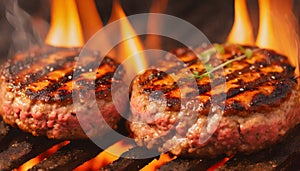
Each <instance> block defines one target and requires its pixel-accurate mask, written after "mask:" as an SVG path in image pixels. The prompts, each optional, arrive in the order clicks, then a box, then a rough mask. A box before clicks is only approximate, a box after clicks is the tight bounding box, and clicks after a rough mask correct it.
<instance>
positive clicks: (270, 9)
mask: <svg viewBox="0 0 300 171" xmlns="http://www.w3.org/2000/svg"><path fill="white" fill-rule="evenodd" d="M258 2H259V12H260V16H259V19H260V22H259V24H260V25H259V31H258V36H257V40H256V45H258V46H260V47H264V48H270V49H274V50H276V51H277V52H279V53H282V54H284V55H286V56H287V57H288V58H289V59H290V61H291V62H292V64H293V65H295V66H296V67H297V68H298V67H299V66H298V57H299V37H298V33H297V24H296V20H295V16H294V14H293V1H292V0H284V1H282V0H259V1H258ZM297 72H298V69H297Z"/></svg>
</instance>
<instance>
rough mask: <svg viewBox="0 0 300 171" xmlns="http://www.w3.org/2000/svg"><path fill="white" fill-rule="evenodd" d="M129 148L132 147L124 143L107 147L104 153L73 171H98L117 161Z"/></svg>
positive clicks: (120, 142)
mask: <svg viewBox="0 0 300 171" xmlns="http://www.w3.org/2000/svg"><path fill="white" fill-rule="evenodd" d="M130 148H132V145H131V144H129V143H126V142H125V141H119V142H117V143H115V144H114V145H112V146H110V147H108V148H107V149H106V150H105V151H103V152H101V153H100V154H98V155H97V156H96V157H95V158H93V159H91V160H89V161H87V162H85V163H84V164H82V165H81V166H79V167H77V168H76V169H74V171H81V170H95V171H96V170H99V169H100V168H102V167H103V166H106V165H108V164H110V163H112V162H113V161H115V160H117V159H118V158H119V157H120V156H121V154H122V153H124V152H126V151H128V150H129V149H130ZM107 151H109V152H111V153H114V154H116V155H117V156H116V155H113V154H111V153H109V152H107Z"/></svg>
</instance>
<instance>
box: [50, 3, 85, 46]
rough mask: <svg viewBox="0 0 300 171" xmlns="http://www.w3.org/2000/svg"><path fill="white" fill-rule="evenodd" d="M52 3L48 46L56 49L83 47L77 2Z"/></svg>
mask: <svg viewBox="0 0 300 171" xmlns="http://www.w3.org/2000/svg"><path fill="white" fill-rule="evenodd" d="M51 2H52V4H51V24H50V29H49V32H48V35H47V37H46V44H49V45H52V46H56V47H82V46H83V44H84V39H83V34H82V28H81V23H80V18H79V14H78V11H77V5H76V3H75V0H64V1H62V0H52V1H51Z"/></svg>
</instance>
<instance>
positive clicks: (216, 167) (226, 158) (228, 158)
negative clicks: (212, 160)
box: [207, 156, 233, 171]
mask: <svg viewBox="0 0 300 171" xmlns="http://www.w3.org/2000/svg"><path fill="white" fill-rule="evenodd" d="M232 157H233V156H229V157H225V158H224V159H222V160H221V161H219V162H218V163H216V164H214V165H212V166H211V167H210V168H208V169H207V171H214V170H218V169H219V168H220V167H222V166H224V165H225V163H226V162H227V161H228V160H230V159H231V158H232Z"/></svg>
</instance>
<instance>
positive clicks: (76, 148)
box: [0, 121, 300, 171]
mask: <svg viewBox="0 0 300 171" xmlns="http://www.w3.org/2000/svg"><path fill="white" fill-rule="evenodd" d="M299 133H300V125H299V126H297V127H296V128H295V129H294V130H293V131H292V132H291V133H290V134H289V135H288V137H286V138H285V139H284V141H283V142H281V143H279V144H277V145H276V146H273V147H272V148H269V149H266V150H263V151H260V152H258V153H255V154H252V155H247V156H245V155H236V156H234V157H232V158H231V159H230V160H229V161H227V162H226V163H225V165H223V166H221V167H219V170H224V171H229V170H258V169H259V170H262V169H263V170H291V169H292V170H300V163H299V161H300V134H299ZM104 139H105V137H104ZM115 141H118V140H115ZM58 143H60V141H57V140H49V139H47V138H45V137H34V136H32V135H30V134H27V133H24V132H22V131H20V130H18V129H15V128H11V127H9V126H7V125H6V124H5V123H4V122H3V121H0V170H12V169H14V168H18V167H19V166H20V165H22V164H23V163H24V162H26V161H28V160H30V159H31V158H34V157H35V156H37V155H39V154H40V153H42V152H44V151H46V150H47V149H49V148H50V147H52V146H53V145H55V144H58ZM101 151H103V150H102V149H100V148H99V147H97V146H96V145H95V144H94V143H92V142H91V141H88V140H87V141H72V142H70V143H69V144H67V145H66V146H64V147H62V148H61V149H59V150H58V151H57V152H55V153H54V154H53V155H51V156H50V157H49V158H47V159H45V160H42V161H41V162H40V163H38V164H37V165H35V166H34V167H33V168H31V169H30V170H32V171H35V170H72V169H74V168H76V167H77V166H79V165H81V164H82V163H84V162H85V161H88V160H90V159H92V158H94V157H95V156H96V155H97V154H99V153H100V152H101ZM151 152H153V151H150V150H147V149H145V148H143V147H135V148H132V149H130V150H129V151H127V152H125V153H123V154H122V156H130V158H122V157H120V158H119V159H118V160H116V161H115V162H113V163H111V164H109V165H107V166H105V167H103V168H101V170H105V171H113V170H118V171H120V170H131V171H132V170H140V169H141V168H143V167H144V166H146V165H147V164H148V163H150V162H151V161H152V160H153V159H155V158H148V159H135V157H137V158H138V157H139V156H141V155H143V153H151ZM221 160H222V157H221V158H217V159H183V158H180V157H179V158H177V159H175V160H173V161H170V162H168V163H166V164H164V165H163V166H161V167H160V168H159V170H161V171H165V170H168V171H170V170H198V171H199V170H200V171H201V170H207V169H209V168H211V167H212V166H214V165H215V164H216V163H219V162H220V161H221Z"/></svg>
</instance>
